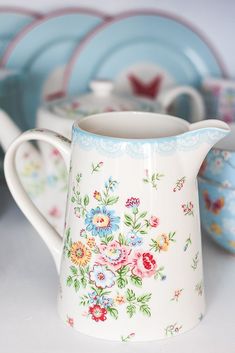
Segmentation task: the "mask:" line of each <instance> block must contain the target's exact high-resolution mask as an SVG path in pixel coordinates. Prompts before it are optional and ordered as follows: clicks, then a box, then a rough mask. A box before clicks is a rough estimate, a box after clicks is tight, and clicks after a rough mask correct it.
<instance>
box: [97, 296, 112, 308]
mask: <svg viewBox="0 0 235 353" xmlns="http://www.w3.org/2000/svg"><path fill="white" fill-rule="evenodd" d="M100 305H101V306H103V307H104V308H110V307H111V306H112V305H113V299H112V298H107V297H105V296H103V297H101V298H100Z"/></svg>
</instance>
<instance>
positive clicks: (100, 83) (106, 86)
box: [90, 80, 113, 96]
mask: <svg viewBox="0 0 235 353" xmlns="http://www.w3.org/2000/svg"><path fill="white" fill-rule="evenodd" d="M90 89H91V90H92V92H93V93H94V94H95V95H97V96H108V95H110V93H111V92H112V90H113V82H112V81H109V80H93V81H91V82H90Z"/></svg>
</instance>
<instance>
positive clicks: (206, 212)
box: [198, 177, 235, 254]
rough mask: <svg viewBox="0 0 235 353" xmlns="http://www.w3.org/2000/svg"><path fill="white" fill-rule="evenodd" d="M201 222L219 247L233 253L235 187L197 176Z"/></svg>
mask: <svg viewBox="0 0 235 353" xmlns="http://www.w3.org/2000/svg"><path fill="white" fill-rule="evenodd" d="M198 186H199V202H200V215H201V224H202V227H203V228H204V229H205V230H206V232H207V233H208V234H209V235H210V237H211V238H212V239H213V240H214V241H215V242H216V243H217V244H219V245H220V246H221V247H223V248H224V249H226V250H228V251H230V252H231V253H233V254H235V189H232V188H227V187H224V186H221V185H220V184H219V183H216V182H213V181H211V180H208V179H205V178H201V177H198Z"/></svg>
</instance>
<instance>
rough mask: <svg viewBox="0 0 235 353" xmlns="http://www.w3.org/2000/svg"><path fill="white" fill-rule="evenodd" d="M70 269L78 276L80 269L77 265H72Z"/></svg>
mask: <svg viewBox="0 0 235 353" xmlns="http://www.w3.org/2000/svg"><path fill="white" fill-rule="evenodd" d="M70 270H71V272H72V274H73V275H75V276H77V274H78V269H77V268H76V267H75V266H70Z"/></svg>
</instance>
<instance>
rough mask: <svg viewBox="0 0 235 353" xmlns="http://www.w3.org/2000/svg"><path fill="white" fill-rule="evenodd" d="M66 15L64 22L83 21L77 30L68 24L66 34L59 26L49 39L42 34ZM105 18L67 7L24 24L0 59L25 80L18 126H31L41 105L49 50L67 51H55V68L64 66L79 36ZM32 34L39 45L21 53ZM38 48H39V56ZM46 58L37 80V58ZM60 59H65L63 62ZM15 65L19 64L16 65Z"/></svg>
mask: <svg viewBox="0 0 235 353" xmlns="http://www.w3.org/2000/svg"><path fill="white" fill-rule="evenodd" d="M66 16H68V17H69V16H71V19H70V18H68V19H67V21H69V20H70V21H72V20H73V22H75V23H77V22H79V18H81V21H82V23H83V24H82V25H81V26H80V27H79V25H78V27H77V30H76V31H75V30H74V28H73V27H71V26H70V27H69V29H68V31H67V32H66V36H65V37H63V36H62V35H61V33H60V32H62V31H63V27H62V28H61V31H56V30H54V32H52V34H51V36H50V38H49V39H47V38H46V37H45V36H44V34H43V32H45V26H49V27H50V28H51V27H52V28H54V29H56V28H58V24H59V26H60V24H61V23H62V22H63V19H64V18H65V17H66ZM108 18H109V17H108ZM106 19H107V16H106V15H105V14H103V13H101V12H98V11H93V10H90V9H86V8H80V7H72V8H71V7H70V8H66V9H58V10H56V11H53V12H50V13H49V14H48V15H47V16H45V17H44V18H43V19H40V20H38V21H35V22H34V23H32V24H30V25H29V26H27V27H26V28H25V29H24V30H23V31H22V32H20V33H19V35H18V36H17V37H16V38H15V40H14V41H13V42H12V43H11V44H10V45H9V47H8V49H7V51H6V53H5V55H4V57H3V58H2V62H1V65H2V66H4V67H7V68H12V67H17V68H18V69H21V70H22V71H23V72H24V73H25V77H26V80H25V82H24V95H23V97H22V99H21V101H22V105H23V113H22V114H21V115H22V116H23V118H22V119H21V121H19V123H20V125H21V128H24V129H25V128H30V127H33V126H34V122H35V118H36V109H37V108H38V105H39V104H40V98H41V92H42V91H41V90H42V85H43V82H45V80H46V78H47V77H49V75H50V73H51V72H52V71H53V67H52V66H53V63H54V61H53V63H52V65H51V64H50V63H51V62H52V60H49V59H48V57H49V58H51V57H52V55H50V53H53V50H56V53H57V54H58V50H59V52H60V53H61V50H62V49H64V50H62V53H67V51H68V55H67V54H66V55H67V58H66V55H64V54H63V55H59V54H58V55H57V54H55V55H57V57H56V59H57V60H55V62H56V61H57V65H55V67H54V69H55V68H56V67H58V65H59V67H60V66H61V65H62V66H66V63H67V61H68V60H69V58H70V55H71V53H72V52H73V50H74V48H75V47H76V45H77V43H79V40H81V36H84V35H86V34H87V33H88V32H89V31H90V30H91V29H92V30H93V29H94V28H95V27H97V26H98V25H100V23H103V21H105V20H106ZM53 21H55V22H53ZM58 21H59V22H58ZM61 21H62V22H61ZM60 22H61V23H60ZM70 23H71V22H70ZM56 26H57V27H56ZM73 32H74V34H73ZM53 33H54V34H53ZM34 34H35V36H38V38H39V40H40V43H39V44H38V43H37V42H36V43H35V45H33V46H31V52H30V54H28V56H27V55H24V52H25V51H24V50H23V49H24V47H25V48H26V47H27V46H28V44H29V43H30V41H32V40H33V36H34ZM60 37H62V39H60ZM76 38H77V39H76ZM82 38H83V37H82ZM76 41H77V43H76ZM38 46H39V49H38ZM40 48H43V49H44V50H42V49H41V50H40ZM53 48H54V49H53ZM37 51H40V52H39V54H38V55H37ZM45 57H46V58H47V60H46V61H45V60H44V66H43V68H41V69H40V68H39V71H38V72H40V75H39V76H38V79H34V78H35V75H36V74H37V72H36V71H35V70H36V67H38V66H40V61H39V60H41V59H40V58H43V59H44V58H45ZM48 60H49V61H48ZM63 60H65V61H64V62H62V61H63ZM45 63H46V64H45ZM17 64H18V66H16V65H17ZM51 70H52V71H51ZM32 78H33V80H32ZM30 85H31V86H32V90H31V89H29V86H30ZM52 98H53V97H52Z"/></svg>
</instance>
